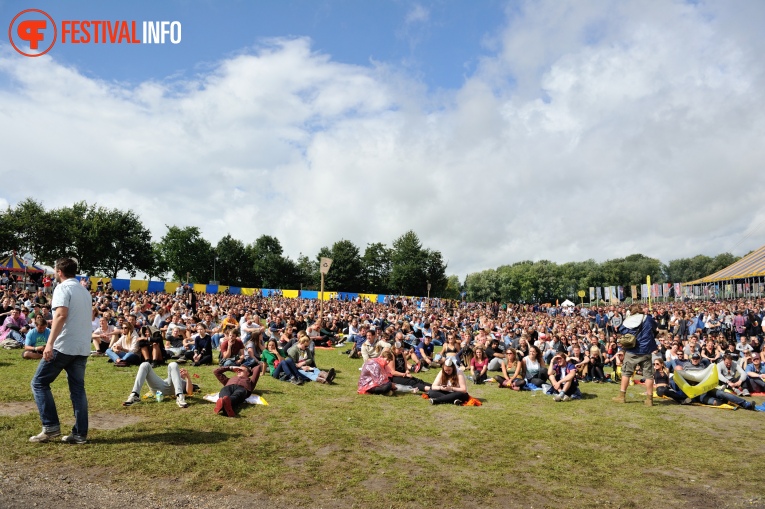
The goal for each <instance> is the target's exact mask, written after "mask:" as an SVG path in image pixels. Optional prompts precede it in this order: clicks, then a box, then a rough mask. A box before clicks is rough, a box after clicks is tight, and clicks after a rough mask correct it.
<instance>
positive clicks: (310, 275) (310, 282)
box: [293, 253, 319, 289]
mask: <svg viewBox="0 0 765 509" xmlns="http://www.w3.org/2000/svg"><path fill="white" fill-rule="evenodd" d="M295 275H296V278H297V279H296V281H295V284H294V285H293V286H294V288H301V289H303V288H304V289H318V288H319V283H318V281H319V264H318V263H317V262H315V261H311V259H310V258H308V257H307V256H306V255H304V254H303V253H300V255H298V258H297V262H295Z"/></svg>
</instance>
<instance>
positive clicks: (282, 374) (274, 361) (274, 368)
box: [261, 338, 310, 385]
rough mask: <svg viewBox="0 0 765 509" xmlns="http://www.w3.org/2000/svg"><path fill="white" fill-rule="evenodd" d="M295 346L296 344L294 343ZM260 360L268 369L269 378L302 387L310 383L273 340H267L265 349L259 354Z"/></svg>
mask: <svg viewBox="0 0 765 509" xmlns="http://www.w3.org/2000/svg"><path fill="white" fill-rule="evenodd" d="M296 344H297V343H296ZM261 360H262V361H263V362H264V363H265V365H267V366H268V367H269V371H270V372H271V376H272V377H274V378H276V379H277V380H281V381H282V382H290V383H292V384H295V385H303V384H304V383H305V382H310V378H308V377H307V376H305V373H304V372H303V371H302V370H300V369H298V367H297V366H296V365H295V361H293V360H292V358H291V357H290V356H288V355H287V354H286V353H285V352H284V351H283V350H282V349H280V348H279V344H278V343H277V341H276V340H275V339H273V338H272V339H269V340H268V343H266V349H265V350H263V353H262V354H261Z"/></svg>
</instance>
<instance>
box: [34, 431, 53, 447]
mask: <svg viewBox="0 0 765 509" xmlns="http://www.w3.org/2000/svg"><path fill="white" fill-rule="evenodd" d="M60 436H61V432H60V431H50V432H47V433H46V432H45V431H43V432H41V433H40V434H39V435H35V436H33V437H29V441H30V442H34V443H37V444H42V443H44V442H50V441H51V440H55V439H57V438H58V437H60Z"/></svg>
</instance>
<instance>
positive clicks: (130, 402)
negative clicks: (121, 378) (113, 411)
mask: <svg viewBox="0 0 765 509" xmlns="http://www.w3.org/2000/svg"><path fill="white" fill-rule="evenodd" d="M139 401H141V396H139V395H138V394H136V393H135V392H131V393H130V396H128V398H127V399H126V400H125V402H124V403H122V406H131V405H133V404H134V403H138V402H139Z"/></svg>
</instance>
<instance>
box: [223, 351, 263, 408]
mask: <svg viewBox="0 0 765 509" xmlns="http://www.w3.org/2000/svg"><path fill="white" fill-rule="evenodd" d="M260 367H261V365H260V364H258V365H257V366H255V367H253V368H252V369H250V368H249V367H247V366H221V367H219V368H216V369H215V371H213V374H214V375H215V378H217V379H218V381H219V382H220V383H221V384H223V388H222V389H221V390H220V392H219V393H218V401H217V402H216V403H215V413H216V414H220V413H221V412H224V413H225V414H226V416H227V417H234V416H235V415H236V409H237V408H238V407H239V406H240V405H241V404H242V403H244V401H245V400H246V399H247V398H249V397H250V395H251V394H252V391H253V389H255V386H256V385H257V384H258V378H260ZM227 371H233V372H234V373H236V376H233V377H231V378H229V377H227V376H226V375H224V374H223V373H225V372H227Z"/></svg>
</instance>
